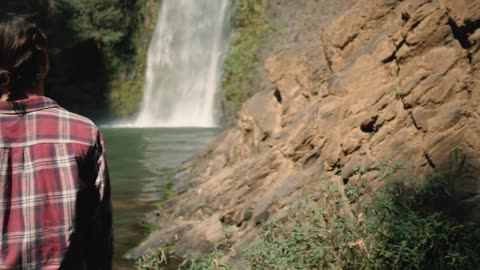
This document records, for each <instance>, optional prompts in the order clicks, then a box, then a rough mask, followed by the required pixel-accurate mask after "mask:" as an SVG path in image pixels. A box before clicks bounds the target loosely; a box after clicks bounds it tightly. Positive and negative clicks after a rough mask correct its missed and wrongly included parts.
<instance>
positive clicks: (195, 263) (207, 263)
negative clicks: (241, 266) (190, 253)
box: [178, 251, 233, 270]
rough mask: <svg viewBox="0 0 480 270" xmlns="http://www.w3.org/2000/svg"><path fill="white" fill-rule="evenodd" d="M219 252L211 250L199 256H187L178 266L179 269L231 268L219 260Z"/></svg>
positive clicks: (213, 269) (223, 269) (214, 269)
mask: <svg viewBox="0 0 480 270" xmlns="http://www.w3.org/2000/svg"><path fill="white" fill-rule="evenodd" d="M220 257H221V254H220V253H219V252H218V251H215V252H212V253H210V254H208V255H205V256H203V257H201V258H198V259H194V258H188V259H185V260H184V261H183V263H182V264H180V266H179V267H178V269H179V270H231V269H233V268H231V267H229V266H227V265H224V264H221V263H220V262H219V260H220Z"/></svg>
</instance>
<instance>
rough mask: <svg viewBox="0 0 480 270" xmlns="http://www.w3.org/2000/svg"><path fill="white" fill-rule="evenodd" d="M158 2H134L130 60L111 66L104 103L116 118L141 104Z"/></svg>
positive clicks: (143, 0)
mask: <svg viewBox="0 0 480 270" xmlns="http://www.w3.org/2000/svg"><path fill="white" fill-rule="evenodd" d="M160 4H161V1H154V0H140V1H138V2H137V3H136V10H137V11H136V13H137V16H138V21H137V26H136V28H137V29H136V31H135V33H134V34H133V36H132V38H131V41H130V42H131V44H132V46H133V47H134V48H135V56H134V61H124V62H122V61H118V63H112V67H113V69H114V74H115V75H114V78H115V79H113V80H112V81H111V83H110V91H109V94H108V101H109V105H110V108H111V110H112V112H113V113H114V114H115V115H117V116H122V117H128V116H132V115H134V114H135V113H136V112H138V110H139V106H140V105H141V102H142V96H143V88H144V84H145V73H146V68H147V57H148V49H149V46H150V40H151V38H152V35H153V33H154V31H155V21H156V19H157V16H158V10H159V8H160Z"/></svg>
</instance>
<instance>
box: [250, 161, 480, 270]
mask: <svg viewBox="0 0 480 270" xmlns="http://www.w3.org/2000/svg"><path fill="white" fill-rule="evenodd" d="M380 168H382V170H383V171H381V172H380V175H383V176H385V177H386V178H385V179H386V181H387V182H386V183H385V185H384V186H383V187H382V188H381V189H380V190H378V191H377V192H376V195H375V196H374V198H373V200H372V201H371V203H368V204H366V206H365V207H364V210H363V214H364V217H355V216H353V217H352V215H351V213H349V212H346V211H345V210H344V208H343V207H342V206H341V205H342V203H340V202H339V201H341V200H342V197H341V195H340V194H339V193H338V191H337V188H332V187H334V186H335V185H336V184H335V183H333V182H331V183H330V184H328V183H323V185H324V186H325V187H324V188H323V191H324V192H323V193H322V195H321V198H320V199H319V201H318V202H314V201H306V202H304V205H303V206H302V207H300V209H303V210H302V211H292V212H295V213H294V214H292V215H291V216H289V217H288V218H284V219H279V220H277V221H275V222H272V223H268V224H266V225H265V226H264V227H263V232H262V234H261V238H260V240H259V242H258V243H256V244H255V245H253V246H252V247H250V248H248V249H247V250H246V252H245V255H246V258H247V260H248V265H249V267H250V268H251V269H479V268H480V235H479V231H478V229H477V225H476V224H471V223H462V222H460V221H459V220H458V219H457V218H456V216H455V215H454V212H453V209H456V205H457V202H456V200H455V198H454V196H452V193H451V190H449V187H450V186H451V185H450V184H449V182H450V181H453V180H454V179H452V178H451V177H453V175H449V174H446V175H435V176H430V177H429V178H428V181H426V182H425V183H420V182H419V181H415V180H408V181H403V182H400V181H395V180H392V177H391V176H392V175H393V173H392V171H390V172H385V166H383V167H382V166H380ZM463 172H465V171H463ZM455 175H456V174H455ZM455 177H458V175H456V176H455ZM325 181H328V179H326V180H325ZM355 189H358V190H359V192H360V193H362V194H367V193H369V192H370V191H368V190H366V189H368V186H362V185H359V186H358V187H355ZM352 190H353V187H348V188H347V191H349V192H350V193H351V194H355V195H354V197H355V198H357V194H358V193H357V191H355V192H352ZM349 199H350V198H349ZM350 202H351V201H350Z"/></svg>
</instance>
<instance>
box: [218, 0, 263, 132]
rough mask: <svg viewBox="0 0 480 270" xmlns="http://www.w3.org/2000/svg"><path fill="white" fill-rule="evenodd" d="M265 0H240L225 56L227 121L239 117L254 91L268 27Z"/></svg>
mask: <svg viewBox="0 0 480 270" xmlns="http://www.w3.org/2000/svg"><path fill="white" fill-rule="evenodd" d="M265 8H266V1H265V0H236V1H235V16H234V27H235V30H234V33H233V35H232V39H231V44H230V49H229V51H228V53H227V56H226V59H225V68H224V74H223V80H222V89H223V90H222V91H223V92H222V108H223V111H224V122H226V123H229V122H231V121H232V120H233V119H235V118H236V113H237V112H238V111H239V110H240V108H241V106H242V104H243V103H244V102H245V101H246V100H247V99H248V98H249V97H250V96H251V95H252V94H253V89H252V80H253V76H254V75H255V73H254V71H255V70H254V68H255V66H256V64H257V62H258V50H259V49H260V47H261V45H262V41H263V37H264V34H265V32H266V30H267V28H268V26H267V23H266V22H265Z"/></svg>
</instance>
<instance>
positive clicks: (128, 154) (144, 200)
mask: <svg viewBox="0 0 480 270" xmlns="http://www.w3.org/2000/svg"><path fill="white" fill-rule="evenodd" d="M102 132H103V134H104V137H105V143H106V148H107V158H108V162H109V169H110V175H111V179H112V200H113V210H114V230H115V254H116V259H115V260H116V261H115V263H116V267H115V269H132V264H131V262H125V261H123V260H121V255H123V254H124V253H125V252H126V251H127V250H128V249H129V248H131V247H133V246H134V245H136V244H138V243H139V241H140V240H141V239H142V238H143V237H144V235H143V234H144V229H143V228H142V226H141V225H140V222H139V220H140V219H141V217H142V215H143V214H145V213H146V212H148V211H150V210H151V209H152V208H151V207H152V203H154V202H158V201H160V200H161V199H162V198H163V196H164V194H165V190H164V189H165V187H166V181H167V177H168V175H170V173H171V171H172V168H175V167H177V166H178V165H180V163H181V162H182V161H184V160H185V159H187V158H188V157H190V156H191V155H192V154H194V153H195V152H196V151H198V150H199V149H201V148H202V147H204V146H205V145H206V144H207V143H208V142H209V141H210V140H211V139H212V138H213V137H214V136H216V135H217V134H218V133H219V132H220V130H219V129H194V128H184V129H162V128H155V129H135V128H103V129H102Z"/></svg>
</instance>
